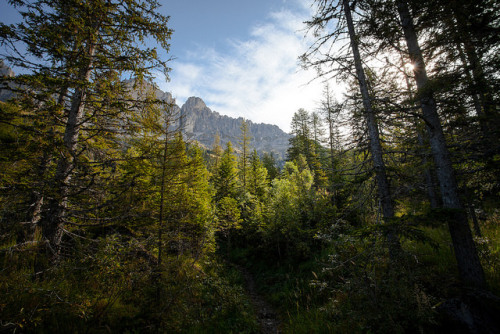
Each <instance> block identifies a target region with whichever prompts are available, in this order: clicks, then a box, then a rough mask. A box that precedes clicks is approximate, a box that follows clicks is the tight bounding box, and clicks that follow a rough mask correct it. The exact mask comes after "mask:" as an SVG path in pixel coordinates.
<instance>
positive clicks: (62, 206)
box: [0, 0, 172, 253]
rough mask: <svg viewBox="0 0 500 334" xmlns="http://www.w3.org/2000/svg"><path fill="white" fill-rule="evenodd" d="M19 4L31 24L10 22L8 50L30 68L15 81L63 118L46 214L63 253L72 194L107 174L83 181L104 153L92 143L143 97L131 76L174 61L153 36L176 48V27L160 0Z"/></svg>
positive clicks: (47, 234)
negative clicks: (135, 92)
mask: <svg viewBox="0 0 500 334" xmlns="http://www.w3.org/2000/svg"><path fill="white" fill-rule="evenodd" d="M12 3H13V4H14V5H15V6H17V7H18V8H19V11H20V12H21V15H22V17H23V22H22V23H19V24H14V25H3V24H2V26H1V29H0V32H1V33H0V38H1V42H2V44H3V45H4V46H5V48H4V50H5V53H4V54H3V56H4V58H5V59H6V61H7V62H8V63H10V64H11V65H14V66H16V67H20V68H23V69H24V71H25V72H27V73H28V74H26V75H22V76H17V77H15V79H13V81H14V82H15V84H16V85H17V87H20V88H19V89H18V91H20V96H22V95H28V94H29V98H30V99H31V101H33V105H34V106H35V107H36V108H38V110H46V111H47V112H48V118H49V119H50V121H51V122H53V123H54V124H55V125H54V126H53V127H51V130H50V131H48V133H49V134H50V135H52V136H54V137H56V142H57V143H60V145H59V146H58V148H57V150H56V151H57V152H56V154H55V156H54V157H51V159H53V160H54V166H55V167H54V169H55V170H54V171H53V174H52V175H53V177H52V180H51V191H50V194H48V195H47V197H48V198H47V200H46V201H44V206H43V209H42V213H41V218H40V225H41V227H42V233H43V237H44V239H45V240H47V241H48V242H49V245H50V246H51V248H53V249H54V251H55V252H56V253H57V248H58V247H59V245H60V243H61V238H62V235H63V231H64V227H65V225H66V223H67V222H68V221H70V220H71V212H70V211H71V210H70V208H71V197H72V196H73V194H75V193H79V192H82V191H85V190H86V189H88V187H90V186H91V185H92V183H93V181H92V179H93V178H95V177H97V176H98V174H99V173H98V172H90V173H91V174H92V173H93V175H94V176H89V175H88V174H87V175H83V178H80V180H78V173H79V172H82V171H85V169H86V168H83V169H82V168H80V166H83V165H84V164H87V165H89V163H88V161H89V160H94V159H95V157H96V156H95V155H94V154H90V153H89V143H90V142H92V140H93V139H95V138H104V137H106V136H108V135H109V134H110V133H115V134H116V133H119V132H124V129H123V127H124V123H120V121H119V120H120V119H122V115H124V114H126V113H128V112H129V111H131V110H133V109H134V103H135V101H133V99H132V98H130V96H129V95H128V91H129V89H128V87H127V84H126V83H125V82H124V80H123V79H124V78H126V77H130V78H134V80H135V81H136V82H138V83H141V82H143V81H144V80H145V81H148V80H151V79H152V72H153V71H156V70H159V71H162V72H164V73H165V75H166V74H167V72H168V67H167V61H168V60H162V59H161V57H160V55H159V53H158V51H157V49H156V47H151V46H149V45H148V44H147V42H148V43H149V42H150V41H153V43H156V45H158V46H159V47H160V48H162V49H164V50H167V51H168V49H169V45H168V40H169V38H170V35H171V33H172V31H171V30H170V29H169V28H168V27H167V22H168V17H166V16H164V15H162V14H160V13H159V12H158V7H159V4H158V2H157V1H156V0H146V1H141V2H139V1H126V2H124V1H113V0H111V1H105V0H87V1H73V0H70V1H66V0H65V1H62V0H50V1H47V0H37V1H34V2H28V1H22V0H21V1H12ZM43 135H48V134H47V133H44V134H43ZM87 170H88V169H87ZM85 179H87V180H86V181H85ZM77 184H80V186H77V187H76V188H75V185H77Z"/></svg>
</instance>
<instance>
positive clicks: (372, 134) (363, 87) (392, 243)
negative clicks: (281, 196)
mask: <svg viewBox="0 0 500 334" xmlns="http://www.w3.org/2000/svg"><path fill="white" fill-rule="evenodd" d="M343 6H344V11H345V16H346V21H347V27H348V30H349V37H350V41H351V48H352V53H353V56H354V65H355V67H356V76H357V79H358V83H359V89H360V91H361V96H362V99H363V107H364V109H365V118H366V124H367V127H368V137H369V141H370V151H371V156H372V160H373V167H374V169H375V178H376V181H377V190H378V196H379V199H380V204H381V207H382V215H383V218H384V220H385V221H386V222H387V221H388V220H390V219H392V218H393V217H394V207H393V204H392V198H391V192H390V189H389V182H388V180H387V174H386V168H385V163H384V160H383V157H382V146H381V145H380V136H379V131H378V126H377V120H376V119H375V113H374V111H373V108H372V103H371V99H370V95H369V92H368V85H367V81H366V77H365V72H364V70H363V65H362V63H361V55H360V53H359V48H358V42H357V36H356V32H355V30H354V24H353V20H352V15H351V8H350V7H349V0H343ZM387 241H388V242H389V251H390V253H391V257H394V256H395V255H396V252H397V251H398V249H399V240H398V238H397V236H396V235H395V234H394V233H389V235H388V240H387Z"/></svg>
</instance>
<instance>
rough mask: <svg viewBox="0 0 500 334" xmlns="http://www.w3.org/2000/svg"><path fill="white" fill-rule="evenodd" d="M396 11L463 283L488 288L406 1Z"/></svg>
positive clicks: (400, 1) (403, 0) (399, 4)
mask: <svg viewBox="0 0 500 334" xmlns="http://www.w3.org/2000/svg"><path fill="white" fill-rule="evenodd" d="M396 3H397V10H398V13H399V16H400V19H401V26H402V28H403V32H404V36H405V39H406V44H407V47H408V52H409V55H410V59H411V61H412V62H413V65H414V73H415V81H416V84H417V89H418V90H419V96H420V103H421V107H422V113H423V117H424V120H425V122H426V124H427V126H428V131H429V140H430V145H431V149H432V153H433V156H434V163H435V164H436V168H437V177H438V180H439V185H440V188H441V197H442V200H443V207H444V208H446V209H451V210H450V211H449V212H450V217H449V219H448V227H449V230H450V234H451V238H452V242H453V247H454V250H455V257H456V259H457V264H458V270H459V272H460V276H461V279H462V281H463V282H464V283H465V284H468V285H472V286H476V287H486V281H485V277H484V272H483V268H482V266H481V262H480V261H479V256H478V254H477V251H476V247H475V245H474V241H473V239H472V233H471V231H470V227H469V224H468V221H467V214H466V212H465V210H464V207H463V205H462V203H461V201H460V197H459V192H458V186H457V182H456V179H455V174H454V170H453V167H452V164H451V159H450V156H449V152H448V148H447V147H446V141H445V137H444V134H443V129H442V127H441V121H440V119H439V115H438V113H437V108H436V103H435V101H434V97H433V93H432V91H431V89H430V88H429V87H428V78H427V72H426V69H425V64H424V60H423V56H422V52H421V50H420V46H419V44H418V39H417V34H416V32H415V28H414V26H413V18H412V16H411V14H410V11H409V8H408V4H407V2H406V1H405V0H397V1H396Z"/></svg>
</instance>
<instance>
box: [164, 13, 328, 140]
mask: <svg viewBox="0 0 500 334" xmlns="http://www.w3.org/2000/svg"><path fill="white" fill-rule="evenodd" d="M307 15H308V12H307V11H301V12H292V11H290V10H281V11H277V12H273V13H271V14H270V15H269V17H268V19H267V20H266V22H264V23H263V24H259V25H256V26H254V27H252V29H251V30H250V36H249V38H248V39H246V40H228V41H227V49H226V51H225V52H223V51H221V50H215V49H213V48H206V47H203V46H199V47H198V48H197V49H196V50H194V51H192V52H189V54H188V55H187V56H186V57H185V58H182V59H178V60H176V61H174V62H173V63H172V64H171V66H172V68H173V71H172V73H171V82H170V83H168V84H166V85H160V88H162V89H163V90H168V91H170V92H172V93H173V95H174V97H176V98H177V102H178V103H179V104H182V103H184V101H185V100H186V99H187V98H188V97H190V96H198V97H201V98H202V99H203V100H204V101H205V103H206V104H207V105H208V106H209V107H210V108H211V109H212V110H215V111H217V112H219V113H221V114H225V115H229V116H232V117H244V118H247V119H250V120H252V121H253V122H257V123H260V122H263V123H271V124H276V125H278V126H279V127H280V128H282V129H283V130H285V131H289V124H290V121H291V118H292V116H293V113H294V112H295V111H297V110H298V109H299V108H305V109H306V110H309V111H313V110H314V109H315V108H316V106H317V105H318V103H319V100H320V99H321V92H322V84H321V82H320V81H319V80H316V81H314V82H312V83H310V84H308V83H309V82H310V81H311V80H312V79H313V78H314V77H315V73H314V72H313V71H304V70H302V69H301V68H300V66H299V64H298V60H297V58H298V56H299V55H300V54H302V53H303V52H304V51H305V50H306V48H307V46H308V42H307V41H306V40H304V38H303V34H302V33H301V32H300V31H301V30H302V29H303V25H302V22H303V21H304V20H305V19H306V18H308V16H307Z"/></svg>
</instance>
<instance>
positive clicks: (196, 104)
mask: <svg viewBox="0 0 500 334" xmlns="http://www.w3.org/2000/svg"><path fill="white" fill-rule="evenodd" d="M182 107H183V108H188V109H205V108H206V107H207V105H206V104H205V102H204V101H203V100H202V99H200V98H199V97H196V96H191V97H190V98H188V99H187V101H186V103H184V105H183V106H182Z"/></svg>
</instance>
